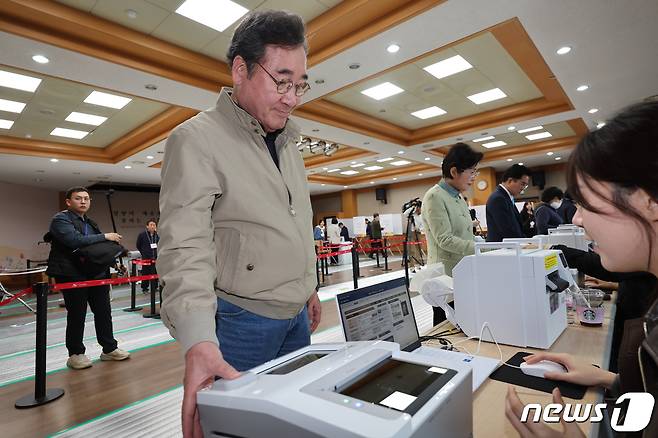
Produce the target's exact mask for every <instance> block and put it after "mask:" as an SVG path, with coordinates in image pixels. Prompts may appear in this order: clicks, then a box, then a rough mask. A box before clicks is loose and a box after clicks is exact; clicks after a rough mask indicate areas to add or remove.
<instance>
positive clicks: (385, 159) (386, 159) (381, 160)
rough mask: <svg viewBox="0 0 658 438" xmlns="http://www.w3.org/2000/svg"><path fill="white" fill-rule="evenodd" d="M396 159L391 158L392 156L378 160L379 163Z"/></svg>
mask: <svg viewBox="0 0 658 438" xmlns="http://www.w3.org/2000/svg"><path fill="white" fill-rule="evenodd" d="M394 159H395V158H391V157H386V158H380V159H379V160H377V162H378V163H385V162H387V161H393V160H394Z"/></svg>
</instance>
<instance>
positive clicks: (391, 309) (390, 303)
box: [336, 277, 499, 392]
mask: <svg viewBox="0 0 658 438" xmlns="http://www.w3.org/2000/svg"><path fill="white" fill-rule="evenodd" d="M336 302H337V304H338V313H339V316H340V323H341V326H342V329H343V334H344V335H345V340H346V341H348V342H350V341H374V340H381V341H390V342H396V343H398V344H400V349H401V350H402V351H407V352H413V353H414V354H422V355H430V356H433V357H440V358H445V359H447V360H448V359H449V360H455V358H457V359H458V360H461V361H462V362H464V363H466V364H467V365H469V366H470V367H471V368H472V370H473V391H474V392H475V390H476V389H477V388H478V387H479V386H480V385H481V384H482V383H483V382H484V380H485V379H486V378H487V377H489V374H491V373H492V372H493V371H494V370H495V369H496V368H497V367H498V364H499V360H498V359H491V358H488V357H482V356H474V355H469V354H465V353H459V352H455V351H447V350H442V349H440V348H435V347H424V346H422V345H421V342H420V335H419V333H418V324H417V323H416V318H415V315H414V309H413V306H412V305H411V297H410V295H409V290H408V289H407V285H406V281H405V278H404V277H401V278H396V279H393V280H389V281H385V282H383V283H379V284H374V285H372V286H366V287H362V288H359V289H354V290H352V291H349V292H344V293H341V294H338V295H336Z"/></svg>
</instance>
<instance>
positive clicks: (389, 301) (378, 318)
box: [336, 277, 420, 350]
mask: <svg viewBox="0 0 658 438" xmlns="http://www.w3.org/2000/svg"><path fill="white" fill-rule="evenodd" d="M336 300H337V302H338V312H339V313H340V319H341V324H342V326H343V333H344V334H345V340H346V341H374V340H382V341H391V342H397V343H398V344H400V348H401V349H403V350H408V349H409V348H408V347H411V346H412V345H413V346H414V348H415V347H417V346H418V345H420V343H419V342H418V340H419V337H418V327H417V326H416V320H415V318H414V313H413V309H412V307H411V299H410V298H409V292H408V291H407V287H406V283H405V279H404V277H402V278H396V279H394V280H390V281H386V282H384V283H379V284H375V285H372V286H367V287H362V288H360V289H355V290H353V291H350V292H345V293H342V294H338V295H337V296H336Z"/></svg>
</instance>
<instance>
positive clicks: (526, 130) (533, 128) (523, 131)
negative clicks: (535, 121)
mask: <svg viewBox="0 0 658 438" xmlns="http://www.w3.org/2000/svg"><path fill="white" fill-rule="evenodd" d="M540 129H544V127H543V126H533V127H532V128H525V129H519V130H518V131H516V132H518V133H519V134H525V133H526V132H532V131H539V130H540Z"/></svg>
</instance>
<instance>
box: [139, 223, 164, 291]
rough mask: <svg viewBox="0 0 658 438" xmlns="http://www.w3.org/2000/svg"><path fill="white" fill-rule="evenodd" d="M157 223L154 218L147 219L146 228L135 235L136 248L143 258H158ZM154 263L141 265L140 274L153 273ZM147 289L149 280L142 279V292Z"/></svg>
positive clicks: (154, 271) (158, 238)
mask: <svg viewBox="0 0 658 438" xmlns="http://www.w3.org/2000/svg"><path fill="white" fill-rule="evenodd" d="M157 228H158V224H157V222H155V219H149V220H148V221H147V222H146V229H145V230H144V231H142V232H141V233H139V236H137V244H136V246H137V250H138V251H139V253H140V254H141V256H142V259H143V260H155V259H156V258H158V242H159V241H160V236H158V231H157ZM155 273H156V270H155V265H154V264H153V265H143V266H142V275H151V274H155ZM148 290H149V282H148V281H142V292H143V293H146V292H148Z"/></svg>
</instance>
